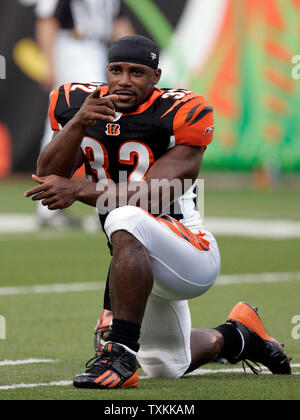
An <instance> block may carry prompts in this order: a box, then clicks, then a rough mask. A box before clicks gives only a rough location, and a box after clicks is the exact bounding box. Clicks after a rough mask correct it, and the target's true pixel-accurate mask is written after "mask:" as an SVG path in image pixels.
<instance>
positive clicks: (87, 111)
mask: <svg viewBox="0 0 300 420" xmlns="http://www.w3.org/2000/svg"><path fill="white" fill-rule="evenodd" d="M100 92H101V88H100V87H98V88H97V89H96V90H95V92H93V93H91V94H90V95H89V96H88V97H87V98H86V100H85V101H84V103H83V104H82V106H81V108H80V110H79V111H78V112H77V114H76V115H75V117H74V118H75V120H77V121H78V122H79V123H80V124H82V125H83V126H85V127H88V126H92V125H95V124H96V122H97V120H104V121H109V122H112V121H114V119H115V118H116V111H115V106H114V104H113V102H114V101H116V100H117V99H118V95H108V96H105V97H103V98H100Z"/></svg>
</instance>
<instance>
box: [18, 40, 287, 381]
mask: <svg viewBox="0 0 300 420" xmlns="http://www.w3.org/2000/svg"><path fill="white" fill-rule="evenodd" d="M78 59H80V57H78ZM108 61H109V62H108V67H107V70H108V83H107V84H99V85H95V84H82V83H69V84H66V85H64V86H61V87H59V88H57V89H56V90H55V91H54V92H53V93H52V95H51V104H50V110H49V116H50V120H51V125H52V129H53V130H54V134H53V139H52V141H51V143H50V144H49V145H48V146H47V147H46V148H45V149H44V150H43V151H42V153H41V155H40V157H39V160H38V176H35V175H34V176H33V179H34V180H35V181H36V182H37V183H39V184H40V185H39V186H37V187H35V188H33V189H31V190H30V191H28V192H27V193H25V195H26V196H31V197H32V198H33V200H41V201H42V204H43V205H45V206H48V208H49V209H58V208H66V207H69V206H70V205H72V204H73V203H74V202H75V201H76V200H78V201H81V202H83V203H85V204H88V205H92V206H97V209H98V211H99V215H100V219H101V222H102V227H103V230H104V232H105V233H106V235H107V238H108V241H109V246H110V248H111V253H112V260H111V264H110V269H109V280H108V287H107V292H106V294H105V296H106V297H105V306H104V309H105V312H104V313H103V314H102V319H101V321H100V327H102V326H103V325H104V324H105V322H106V323H107V325H110V322H108V321H109V320H110V318H112V325H111V328H109V329H108V331H107V334H106V337H105V345H104V347H103V349H102V351H101V352H100V354H99V355H98V356H97V357H95V358H94V359H92V362H91V363H89V364H87V370H86V372H85V373H83V374H79V375H76V376H75V378H74V385H75V386H76V387H86V388H100V389H114V388H132V387H137V385H138V363H139V364H140V366H141V367H142V368H143V370H144V371H145V373H146V374H147V375H149V376H150V377H165V378H180V377H182V376H183V375H185V374H186V373H188V372H191V371H192V370H194V369H196V368H198V367H199V366H201V365H203V364H204V363H207V362H210V361H212V360H215V359H216V358H217V357H221V358H226V359H227V360H229V361H230V362H231V363H237V362H238V361H240V360H250V361H253V362H260V363H262V364H263V365H265V366H267V367H268V368H269V369H270V370H271V372H273V373H281V374H289V373H291V369H290V364H289V359H288V357H287V356H286V354H285V353H284V351H283V349H282V347H281V345H279V344H278V343H277V342H276V341H275V340H274V339H273V338H272V337H270V336H269V334H268V333H267V332H266V330H265V328H264V326H263V324H262V322H261V320H260V318H259V317H258V315H257V311H256V309H255V308H252V307H251V306H250V305H248V304H246V303H244V302H240V303H239V304H237V305H236V306H235V307H234V309H233V310H232V311H231V312H230V314H229V317H228V321H227V322H226V323H225V324H222V325H221V326H219V327H217V328H215V329H206V330H202V329H192V328H191V319H190V312H189V307H188V299H192V298H194V297H198V296H200V295H202V294H203V293H205V292H206V291H207V290H209V289H210V287H212V285H213V284H214V283H215V281H216V279H217V277H218V274H219V271H220V255H219V250H218V246H217V242H216V240H215V238H214V236H213V235H212V234H211V233H210V232H208V231H207V230H206V229H205V228H204V226H203V224H202V221H201V217H200V214H199V211H198V210H197V206H196V202H197V188H196V186H197V183H196V181H197V177H198V174H199V171H200V166H201V162H202V158H203V155H204V152H205V150H206V147H207V146H208V145H209V144H210V143H211V141H212V139H213V131H214V121H213V110H212V107H211V106H210V105H209V104H208V103H207V101H206V100H205V99H204V98H203V97H202V96H201V95H199V94H198V93H195V92H191V91H187V90H182V89H179V90H173V89H158V88H157V87H156V85H157V83H158V82H159V79H160V76H161V70H160V69H159V49H158V47H157V45H156V44H155V43H153V42H152V41H151V40H149V39H147V38H145V37H142V36H138V35H134V36H129V37H125V38H122V39H120V40H118V41H116V42H115V43H113V44H112V46H111V49H110V54H109V60H108ZM83 162H84V163H85V167H86V174H87V178H88V180H89V181H91V182H84V181H72V180H70V178H71V177H72V174H73V173H74V171H75V170H76V169H77V168H78V167H79V166H80V165H81V164H82V163H83ZM124 173H126V180H125V181H124ZM120 174H122V176H120ZM163 180H165V181H167V182H169V183H172V182H173V181H174V180H177V181H178V180H179V183H180V184H181V185H182V190H181V192H179V189H176V188H171V190H172V191H169V193H170V194H169V199H168V200H167V201H168V202H167V203H166V202H164V199H165V194H164V193H161V191H159V193H158V191H157V188H159V187H157V185H160V184H157V183H155V182H157V181H159V182H160V181H163ZM185 181H190V182H185ZM99 182H100V183H99ZM153 185H156V187H155V188H151V187H152V186H153ZM138 188H140V191H141V192H140V193H139V194H137V191H138ZM137 196H138V198H137ZM134 199H135V200H134ZM109 203H114V205H113V206H112V207H111V208H109V209H108V207H107V206H108V204H109ZM170 203H171V205H170ZM166 204H167V205H166ZM252 368H253V370H254V371H255V372H256V371H257V369H255V368H254V367H252Z"/></svg>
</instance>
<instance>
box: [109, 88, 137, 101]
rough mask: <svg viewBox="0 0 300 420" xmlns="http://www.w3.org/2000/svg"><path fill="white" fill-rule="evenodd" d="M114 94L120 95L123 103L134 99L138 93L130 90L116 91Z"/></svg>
mask: <svg viewBox="0 0 300 420" xmlns="http://www.w3.org/2000/svg"><path fill="white" fill-rule="evenodd" d="M113 94H114V95H118V97H119V99H120V100H121V101H127V100H130V99H132V97H134V96H136V93H135V92H132V91H130V90H116V91H114V92H113Z"/></svg>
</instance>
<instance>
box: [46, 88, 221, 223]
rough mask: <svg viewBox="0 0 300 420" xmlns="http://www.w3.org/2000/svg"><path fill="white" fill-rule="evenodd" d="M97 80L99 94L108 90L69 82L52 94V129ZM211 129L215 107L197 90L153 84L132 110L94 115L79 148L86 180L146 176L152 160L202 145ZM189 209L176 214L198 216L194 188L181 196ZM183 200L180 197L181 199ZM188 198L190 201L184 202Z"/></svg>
mask: <svg viewBox="0 0 300 420" xmlns="http://www.w3.org/2000/svg"><path fill="white" fill-rule="evenodd" d="M99 85H100V86H101V93H100V96H102V97H103V96H105V95H107V94H108V86H107V85H106V84H95V83H92V84H86V83H68V84H65V85H63V86H61V87H59V88H57V89H56V90H54V91H53V92H52V94H51V98H50V108H49V117H50V121H51V126H52V129H53V130H60V129H61V128H62V127H64V126H65V125H66V124H67V123H68V121H70V120H71V119H72V118H73V117H74V116H75V114H76V113H77V112H78V110H79V109H80V107H81V105H82V104H83V102H84V101H85V99H86V98H87V96H88V95H90V94H91V93H92V92H94V91H95V90H96V88H97V87H98V86H99ZM213 132H214V121H213V109H212V107H211V106H210V105H209V104H208V102H207V101H206V100H205V99H204V98H203V97H202V96H201V95H199V94H198V93H195V92H192V91H187V90H183V89H177V90H174V89H158V88H155V89H154V91H153V92H152V94H151V96H150V97H149V98H148V100H147V101H145V102H144V103H143V104H141V105H140V106H139V107H138V108H137V109H136V110H135V111H134V112H131V113H128V114H125V113H123V114H121V113H119V114H118V117H117V118H116V119H115V121H114V122H112V123H109V122H106V121H103V120H99V121H97V123H96V124H95V125H94V126H91V127H87V129H86V133H85V137H84V138H83V141H82V144H81V150H82V153H83V155H84V158H85V168H86V175H87V179H88V180H89V181H93V182H98V181H99V180H100V179H103V178H108V179H112V180H113V181H114V182H116V183H118V182H120V173H122V181H124V180H125V179H124V178H125V177H127V180H132V181H139V180H142V179H144V177H145V175H146V174H147V172H148V170H149V169H150V168H151V166H152V165H153V163H154V162H155V161H156V160H157V159H159V158H160V157H161V156H163V155H164V154H165V153H167V152H168V150H169V149H170V148H172V147H174V146H176V145H189V146H194V147H206V146H207V145H208V144H209V143H211V141H212V139H213ZM183 197H184V200H183V201H184V202H185V206H184V207H185V209H188V212H189V214H184V211H182V214H180V215H179V216H178V214H177V215H175V214H173V212H171V215H174V217H176V218H177V219H178V220H180V219H183V220H187V219H190V220H195V215H196V219H197V220H198V219H199V220H200V215H199V217H198V216H197V214H198V213H197V207H196V201H197V199H196V194H195V193H194V188H192V190H191V191H188V192H187V193H186V194H185V195H184V196H183ZM183 201H182V202H183ZM187 201H188V202H189V203H190V204H191V205H187Z"/></svg>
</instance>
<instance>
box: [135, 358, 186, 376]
mask: <svg viewBox="0 0 300 420" xmlns="http://www.w3.org/2000/svg"><path fill="white" fill-rule="evenodd" d="M139 362H140V364H141V367H142V369H143V370H144V372H145V373H146V374H147V376H149V377H150V378H165V379H179V378H181V377H183V375H184V373H185V372H186V371H187V369H188V366H189V363H186V364H180V365H178V364H176V363H174V362H172V361H170V360H165V359H164V358H159V357H156V358H153V357H152V358H150V359H148V358H143V357H142V358H139Z"/></svg>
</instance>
